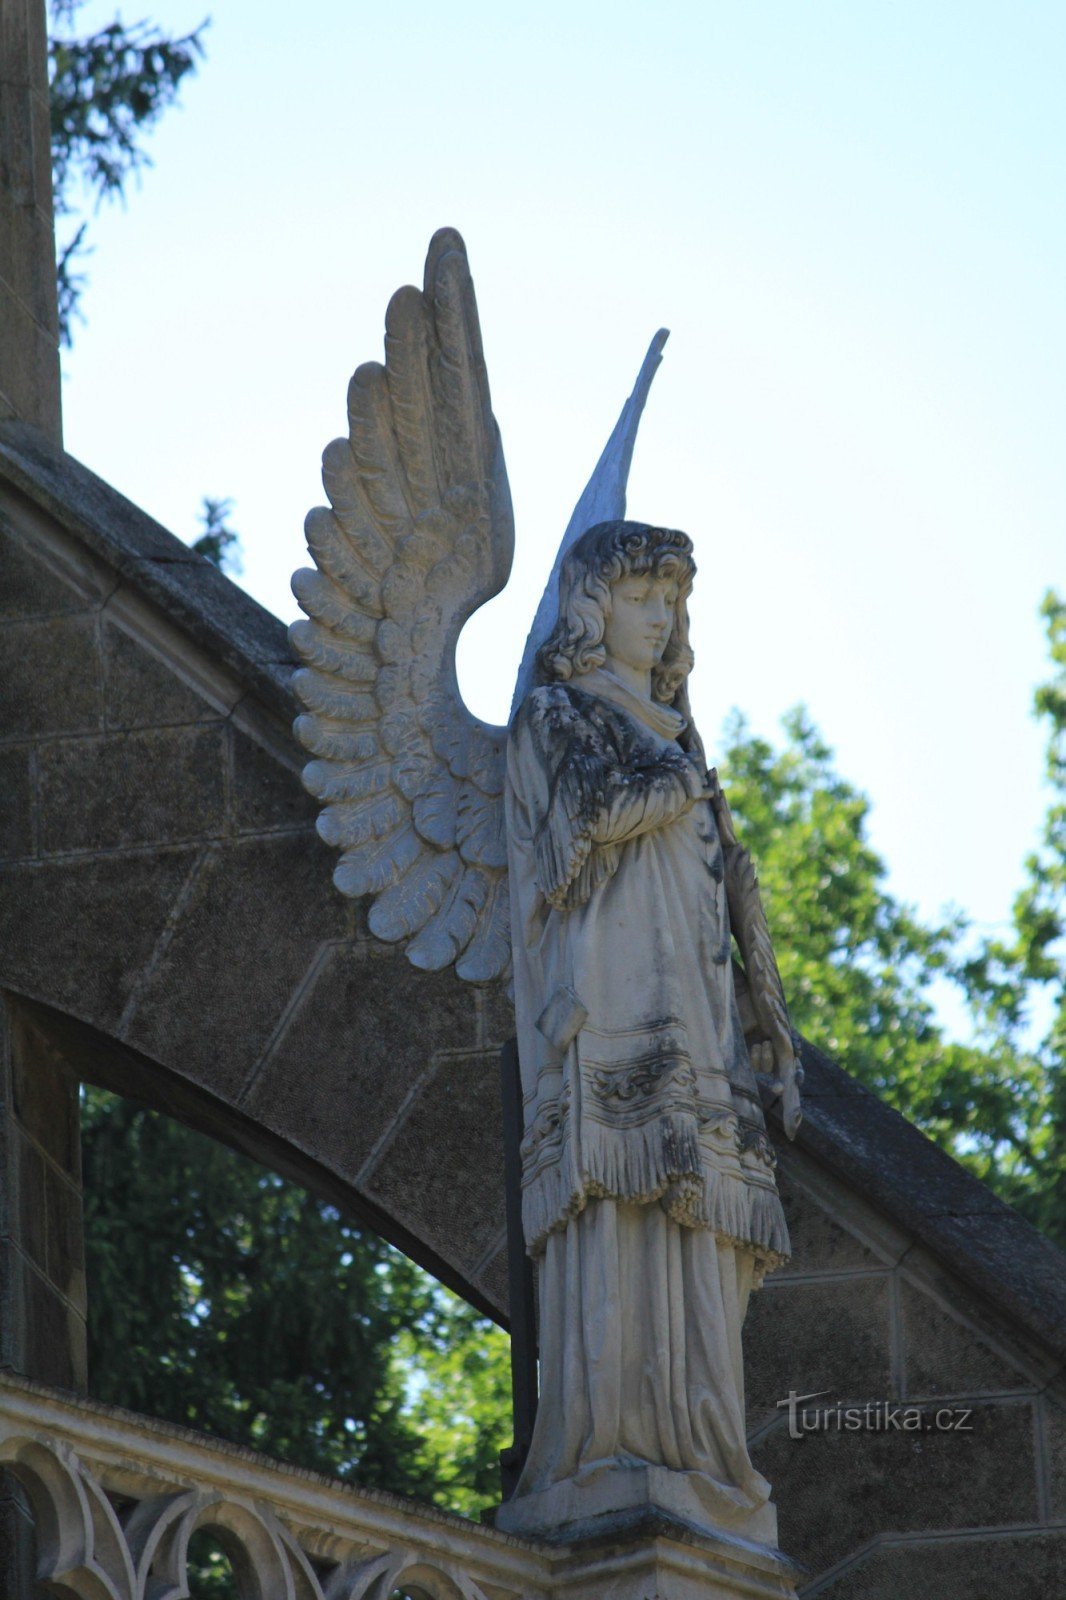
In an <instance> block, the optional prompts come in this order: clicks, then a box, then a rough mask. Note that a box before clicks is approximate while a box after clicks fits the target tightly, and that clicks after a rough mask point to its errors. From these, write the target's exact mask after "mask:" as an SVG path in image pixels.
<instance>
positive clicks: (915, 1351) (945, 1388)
mask: <svg viewBox="0 0 1066 1600" xmlns="http://www.w3.org/2000/svg"><path fill="white" fill-rule="evenodd" d="M900 1308H901V1312H902V1322H903V1353H904V1370H905V1374H906V1376H905V1390H904V1392H905V1393H906V1394H907V1395H908V1396H913V1395H940V1394H959V1395H963V1394H980V1393H981V1392H982V1391H986V1392H987V1391H996V1390H1003V1389H1022V1388H1025V1387H1027V1382H1026V1378H1025V1376H1024V1375H1023V1374H1022V1373H1020V1372H1018V1371H1017V1369H1016V1368H1014V1367H1012V1366H1011V1365H1010V1363H1009V1362H1008V1361H1006V1360H1005V1359H1004V1358H1003V1357H1002V1356H1001V1355H999V1354H998V1352H997V1351H995V1350H994V1349H993V1348H992V1347H991V1346H990V1345H989V1344H988V1343H987V1341H986V1340H984V1339H982V1338H981V1336H980V1335H979V1334H976V1333H974V1332H973V1331H972V1330H971V1329H970V1328H968V1327H967V1326H966V1325H965V1323H963V1322H960V1321H959V1320H958V1319H957V1318H956V1317H953V1316H952V1315H951V1314H950V1313H949V1312H947V1311H944V1310H943V1309H942V1308H941V1307H940V1306H939V1305H937V1303H936V1301H934V1300H931V1299H930V1298H929V1296H928V1295H924V1294H921V1293H920V1292H919V1291H918V1290H916V1289H913V1288H912V1287H911V1286H910V1285H909V1284H907V1283H903V1284H901V1285H900Z"/></svg>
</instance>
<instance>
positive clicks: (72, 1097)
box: [8, 1009, 81, 1183]
mask: <svg viewBox="0 0 1066 1600" xmlns="http://www.w3.org/2000/svg"><path fill="white" fill-rule="evenodd" d="M8 1025H9V1027H10V1037H11V1082H12V1092H11V1101H12V1105H13V1108H14V1112H15V1115H16V1116H17V1118H18V1120H19V1124H20V1126H21V1127H22V1129H23V1131H24V1132H25V1133H26V1135H27V1136H28V1137H29V1138H30V1139H33V1140H34V1141H35V1142H36V1143H37V1144H38V1145H40V1147H41V1149H42V1150H43V1152H44V1153H45V1155H47V1156H48V1157H49V1158H50V1159H51V1160H52V1161H54V1162H55V1164H56V1166H57V1167H59V1168H60V1170H61V1171H63V1172H66V1173H68V1174H69V1176H70V1178H71V1181H72V1182H74V1183H79V1182H80V1181H81V1128H80V1122H79V1110H78V1083H77V1079H76V1078H75V1076H74V1074H73V1073H72V1072H71V1071H70V1069H69V1068H68V1067H67V1066H66V1065H65V1064H64V1063H63V1061H61V1060H60V1059H59V1057H58V1055H57V1054H56V1052H55V1051H54V1050H53V1049H52V1048H51V1046H50V1045H49V1043H48V1041H47V1040H46V1039H44V1038H43V1037H42V1036H41V1034H40V1032H39V1030H38V1029H36V1028H35V1027H34V1026H33V1025H32V1023H30V1022H29V1021H28V1020H27V1019H26V1018H25V1017H24V1016H23V1015H22V1013H21V1012H20V1011H18V1010H17V1009H16V1010H15V1012H14V1014H13V1015H11V1016H10V1019H9V1024H8Z"/></svg>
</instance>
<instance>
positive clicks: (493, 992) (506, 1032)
mask: <svg viewBox="0 0 1066 1600" xmlns="http://www.w3.org/2000/svg"><path fill="white" fill-rule="evenodd" d="M481 996H482V1001H481V1003H482V1006H483V1008H484V1029H485V1043H486V1044H488V1045H491V1046H493V1047H494V1048H495V1049H497V1050H498V1049H500V1048H501V1047H502V1046H503V1045H504V1044H506V1043H507V1040H508V1039H513V1038H514V1036H515V1020H514V1001H513V1000H510V999H508V996H507V988H506V985H505V984H502V983H491V984H486V985H485V987H484V988H483V989H482V990H481Z"/></svg>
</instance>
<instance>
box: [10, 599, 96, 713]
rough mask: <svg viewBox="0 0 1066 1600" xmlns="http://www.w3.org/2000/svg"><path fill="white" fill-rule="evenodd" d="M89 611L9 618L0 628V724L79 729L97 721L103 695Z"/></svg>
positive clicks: (93, 623)
mask: <svg viewBox="0 0 1066 1600" xmlns="http://www.w3.org/2000/svg"><path fill="white" fill-rule="evenodd" d="M94 629H95V622H94V619H93V618H92V617H91V616H76V617H54V618H52V619H50V620H47V621H42V622H9V623H8V624H7V625H6V627H5V628H3V629H2V630H0V729H2V730H3V733H4V734H5V735H6V736H7V737H8V738H12V737H17V736H18V735H19V734H31V733H32V734H35V735H37V736H38V737H40V736H41V735H42V734H51V733H79V732H82V731H85V730H88V729H92V730H95V729H97V728H98V727H99V726H100V724H101V718H102V715H103V696H102V694H101V690H100V671H99V662H98V660H97V654H96V639H95V634H94Z"/></svg>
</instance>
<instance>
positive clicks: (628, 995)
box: [292, 230, 800, 1543]
mask: <svg viewBox="0 0 1066 1600" xmlns="http://www.w3.org/2000/svg"><path fill="white" fill-rule="evenodd" d="M665 337H666V335H665V334H660V335H658V336H657V338H656V340H655V341H653V345H652V348H651V350H650V351H649V355H648V358H647V360H646V362H645V364H644V367H643V369H642V371H641V375H640V377H639V379H638V383H637V386H636V388H635V389H634V392H633V395H632V396H631V397H630V400H629V402H628V403H627V406H626V408H625V409H624V410H623V413H622V416H621V418H620V419H619V423H618V426H617V427H616V429H615V432H614V434H612V436H611V439H610V441H609V442H608V445H607V448H606V449H605V451H604V454H603V456H602V457H601V460H600V463H599V465H598V467H597V469H596V471H595V473H594V474H593V477H592V480H591V481H590V483H589V485H588V488H587V489H586V491H585V493H584V495H583V496H582V498H581V500H580V501H579V503H578V507H577V509H576V511H575V514H574V517H573V519H572V521H571V524H570V527H569V528H568V530H567V533H566V535H565V537H564V540H563V544H562V548H561V550H560V553H559V557H558V559H557V561H556V565H555V568H554V570H553V572H552V576H551V579H550V581H549V584H548V588H547V590H546V592H545V597H544V600H543V601H542V603H541V606H540V609H539V611H538V613H537V618H536V620H535V621H534V625H533V628H532V630H531V634H530V639H529V642H528V644H527V647H526V653H525V657H524V659H523V663H522V667H521V669H520V672H519V679H518V687H517V689H516V694H515V704H514V708H513V712H512V717H511V721H510V726H509V727H507V728H505V727H492V726H489V725H487V724H485V723H484V722H481V721H479V720H478V719H477V718H475V717H473V716H472V715H471V714H470V713H469V712H468V711H467V709H466V707H465V706H464V704H463V701H462V698H461V695H460V693H459V689H458V685H457V681H456V673H455V650H456V643H457V641H458V638H459V634H460V631H461V629H462V627H463V625H464V623H465V622H466V621H467V619H468V618H469V617H470V615H471V614H472V613H473V611H474V610H475V609H476V608H477V607H478V606H480V605H482V604H484V603H485V602H486V601H487V600H489V599H490V598H491V597H492V596H493V595H495V594H497V593H498V592H499V591H500V590H501V589H502V587H503V585H504V584H505V583H506V581H507V577H508V574H509V570H510V565H511V558H512V551H513V540H514V527H513V519H512V512H511V500H510V493H509V490H508V484H507V475H506V470H505V467H504V460H503V451H502V448H501V444H500V434H499V429H498V427H497V425H496V422H495V419H494V417H493V414H492V409H491V403H490V399H489V387H488V379H487V376H486V370H485V362H484V356H483V353H482V347H481V335H480V330H479V326H478V318H477V309H476V304H475V300H474V290H473V284H472V281H471V278H470V273H469V268H468V265H467V259H466V252H465V249H464V246H463V243H462V240H461V239H460V238H459V236H458V234H456V233H455V232H453V231H450V230H444V231H442V232H440V233H438V234H437V235H436V236H435V237H434V239H433V241H432V243H431V245H430V249H429V255H428V259H427V261H426V270H425V282H424V287H423V289H422V290H418V289H414V288H405V289H401V290H400V291H399V292H398V293H397V294H396V295H395V296H394V298H393V300H392V302H391V304H390V305H389V308H388V313H387V316H386V333H385V363H384V365H383V366H382V365H379V364H377V363H369V364H367V365H365V366H362V367H360V368H359V369H358V370H357V372H356V373H355V376H354V377H353V379H352V381H351V385H350V388H349V391H348V422H349V428H348V437H347V438H346V439H341V440H337V441H335V442H334V443H333V444H331V445H329V446H328V448H327V449H326V451H325V454H324V457H323V479H324V483H325V487H326V492H327V494H328V496H329V500H330V506H331V509H329V510H326V509H319V510H315V511H312V512H311V514H310V516H309V517H308V520H307V541H308V545H309V547H310V550H311V554H312V556H313V557H314V561H315V570H313V571H310V570H305V571H301V572H298V573H297V574H296V576H295V578H294V580H293V587H294V591H295V593H296V595H297V598H298V599H299V601H300V604H301V606H302V607H303V609H304V611H305V612H306V613H307V616H308V619H309V620H307V621H305V622H300V623H297V624H295V625H294V627H293V630H292V639H293V644H294V646H295V648H296V650H297V652H298V653H299V656H300V657H301V659H302V661H303V662H304V666H303V668H302V670H301V671H299V672H298V673H297V677H296V687H297V690H298V693H299V695H300V698H301V700H302V703H303V705H304V706H305V708H306V710H305V712H304V714H303V715H301V716H300V717H299V718H298V719H297V723H296V731H297V734H298V737H299V738H300V740H301V741H302V742H303V744H304V745H305V746H306V748H307V749H308V751H309V752H310V753H311V755H312V757H313V759H312V760H311V762H310V763H309V765H308V766H307V768H306V769H305V774H304V781H305V783H306V785H307V787H308V789H309V790H310V791H311V793H312V794H314V795H315V796H317V797H318V798H319V800H320V801H321V802H322V807H323V809H322V812H321V816H320V819H319V831H320V833H321V834H322V836H323V838H324V839H326V840H327V841H328V842H329V843H330V844H332V845H335V846H336V847H337V848H338V849H339V851H340V859H339V862H338V864H337V868H336V872H335V874H334V877H335V882H336V884H337V886H338V888H339V889H340V890H341V891H342V892H343V893H344V894H346V895H352V896H367V897H370V898H371V900H372V905H371V908H370V911H369V925H370V929H371V931H372V933H373V934H374V935H376V936H377V937H378V938H380V939H383V940H389V941H401V940H402V941H406V953H407V957H408V959H409V960H410V961H412V962H413V963H414V964H415V965H416V966H419V967H423V968H441V967H445V966H447V965H450V964H453V963H454V965H455V967H456V971H457V972H458V974H459V976H460V977H462V978H465V979H469V980H471V981H473V982H482V983H483V982H488V981H490V980H495V979H504V978H506V977H508V976H509V975H510V974H511V973H512V971H513V986H514V1000H515V1012H516V1022H517V1034H518V1040H519V1054H520V1061H521V1073H522V1089H523V1099H524V1106H525V1112H524V1117H525V1138H524V1144H523V1222H524V1228H525V1235H526V1242H527V1246H528V1249H529V1250H530V1252H531V1254H532V1255H533V1257H534V1259H535V1261H536V1262H537V1264H538V1280H539V1289H538V1293H539V1301H540V1319H539V1326H540V1343H541V1403H540V1409H539V1412H538V1418H537V1424H536V1431H535V1434H534V1438H533V1443H532V1448H531V1451H530V1454H529V1458H528V1460H527V1463H526V1467H525V1470H524V1472H523V1476H522V1479H521V1482H520V1484H519V1487H518V1491H517V1493H516V1495H515V1497H514V1499H513V1500H512V1501H510V1502H508V1503H507V1505H506V1506H504V1507H502V1508H501V1511H500V1515H499V1520H500V1523H501V1525H505V1526H508V1527H513V1528H515V1529H526V1530H530V1531H535V1530H537V1529H543V1528H555V1529H558V1528H559V1527H560V1526H564V1525H566V1524H572V1523H574V1522H583V1523H584V1522H587V1521H588V1519H589V1518H590V1517H591V1518H593V1519H595V1518H596V1517H597V1516H600V1515H602V1514H611V1515H614V1514H617V1513H618V1511H619V1509H620V1508H622V1509H624V1508H625V1507H626V1506H629V1507H633V1506H635V1505H638V1504H642V1503H654V1504H656V1505H658V1506H659V1507H660V1508H661V1509H665V1510H667V1511H669V1512H670V1513H671V1514H674V1515H680V1516H682V1517H683V1518H684V1519H685V1520H688V1521H690V1522H695V1523H697V1524H699V1525H701V1526H709V1527H715V1528H719V1529H721V1528H732V1529H739V1530H742V1531H743V1532H744V1533H745V1536H746V1537H750V1538H756V1539H760V1538H761V1539H764V1540H766V1541H767V1542H770V1543H772V1542H773V1540H774V1525H773V1516H772V1507H771V1506H770V1505H769V1503H768V1495H769V1486H768V1485H767V1484H766V1482H765V1480H763V1479H762V1478H761V1477H760V1476H759V1474H758V1473H757V1472H756V1471H755V1469H754V1468H753V1466H752V1464H751V1461H750V1459H749V1457H748V1453H747V1448H746V1444H745V1434H744V1404H743V1370H742V1364H741V1348H740V1330H741V1325H742V1323H743V1319H744V1314H745V1309H746V1305H747V1299H748V1295H749V1292H750V1291H751V1289H752V1288H753V1287H756V1286H757V1284H758V1283H759V1281H760V1280H761V1277H762V1275H763V1273H764V1272H765V1271H766V1270H768V1269H770V1268H772V1267H774V1266H775V1265H777V1264H779V1263H780V1262H781V1261H782V1260H783V1259H785V1258H786V1257H787V1254H788V1249H789V1246H788V1235H787V1231H786V1228H785V1223H784V1218H783V1215H782V1210H781V1204H780V1201H779V1198H778V1195H777V1190H776V1187H775V1183H774V1156H773V1151H772V1147H771V1145H770V1142H769V1139H768V1137H767V1133H766V1128H765V1124H764V1120H763V1112H762V1106H761V1103H760V1096H759V1085H758V1080H757V1075H756V1074H757V1072H758V1073H762V1074H764V1076H765V1078H766V1080H768V1082H769V1084H770V1085H771V1086H772V1088H773V1090H774V1092H776V1093H777V1094H778V1095H780V1096H781V1099H782V1106H783V1118H784V1121H785V1124H786V1130H787V1131H788V1132H789V1133H790V1134H794V1132H795V1128H796V1125H797V1123H798V1120H799V1100H798V1088H797V1086H798V1082H799V1077H800V1074H799V1071H798V1067H797V1062H796V1055H795V1041H794V1037H793V1034H792V1031H791V1028H790V1027H789V1023H788V1013H787V1009H786V1007H785V1002H784V996H783V993H782V990H781V983H780V978H779V976H778V972H777V966H776V962H775V960H774V955H773V949H772V946H771V943H770V939H769V935H768V932H767V929H766V922H765V918H764V916H763V912H762V906H761V904H760V902H759V896H758V887H757V883H756V879H755V875H754V871H753V869H752V865H751V861H750V858H749V857H748V855H747V853H746V852H745V851H744V849H743V847H742V846H741V845H740V844H739V842H738V840H737V837H736V833H735V830H734V828H733V824H732V819H731V817H730V814H729V808H728V805H727V804H726V801H725V798H724V796H723V794H722V792H721V789H720V786H719V785H718V782H717V777H716V774H715V772H714V770H713V769H710V768H708V766H707V764H706V761H705V758H704V752H703V748H702V745H701V743H700V739H699V736H698V734H697V732H696V729H695V727H694V725H693V722H692V717H691V713H690V709H689V701H688V694H687V689H686V684H687V678H688V674H689V672H690V670H691V667H692V661H693V652H692V648H691V646H690V642H689V634H688V620H687V611H686V600H687V597H688V595H689V592H690V590H691V588H692V583H693V579H694V576H695V570H696V568H695V562H694V557H693V548H692V543H691V541H690V540H689V538H688V537H687V536H686V535H685V534H683V533H679V532H676V531H673V530H669V529H665V528H660V527H655V526H651V525H648V524H644V523H637V522H631V521H626V520H624V513H625V487H626V477H627V473H628V466H629V459H630V456H631V453H632V448H633V440H634V437H635V433H636V428H637V423H638V421H639V417H640V413H641V410H642V408H643V404H644V400H645V397H646V395H647V390H648V386H649V384H650V382H651V378H652V375H653V374H654V371H655V367H656V366H657V364H658V361H659V359H660V353H661V349H662V344H663V342H664V340H665ZM733 940H735V941H736V944H737V945H738V947H739V952H740V956H741V960H742V965H741V964H738V963H737V962H736V961H734V959H733V954H732V941H733Z"/></svg>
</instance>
